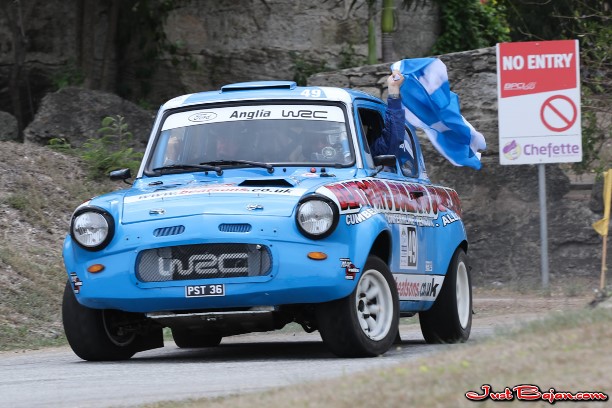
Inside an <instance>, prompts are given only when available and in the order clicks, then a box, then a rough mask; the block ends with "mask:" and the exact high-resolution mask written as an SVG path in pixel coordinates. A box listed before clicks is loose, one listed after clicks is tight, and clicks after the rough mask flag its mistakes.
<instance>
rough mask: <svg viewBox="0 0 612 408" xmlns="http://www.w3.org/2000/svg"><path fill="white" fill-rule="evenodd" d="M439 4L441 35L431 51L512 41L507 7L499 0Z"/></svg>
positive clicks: (449, 0)
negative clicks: (499, 2)
mask: <svg viewBox="0 0 612 408" xmlns="http://www.w3.org/2000/svg"><path fill="white" fill-rule="evenodd" d="M437 3H438V4H439V5H440V23H441V26H442V34H441V35H440V36H439V37H438V39H437V40H436V43H435V44H434V46H433V49H432V53H434V54H446V53H449V52H457V51H465V50H472V49H477V48H484V47H490V46H492V45H495V44H496V43H498V42H504V41H509V40H510V36H509V33H510V28H509V27H508V23H507V21H506V18H505V8H504V7H503V5H500V4H498V2H497V0H489V1H487V2H486V3H481V2H480V0H437Z"/></svg>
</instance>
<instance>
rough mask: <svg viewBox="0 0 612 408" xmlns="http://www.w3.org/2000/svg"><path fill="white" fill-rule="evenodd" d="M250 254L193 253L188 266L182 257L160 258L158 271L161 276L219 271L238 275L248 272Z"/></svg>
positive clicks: (216, 272)
mask: <svg viewBox="0 0 612 408" xmlns="http://www.w3.org/2000/svg"><path fill="white" fill-rule="evenodd" d="M248 259H249V254H247V253H240V252H233V253H229V254H221V255H219V256H217V255H214V254H198V255H192V256H190V257H189V258H188V259H187V265H186V266H187V267H186V268H184V266H185V265H183V262H182V261H181V260H180V259H174V258H159V259H158V262H157V266H158V273H159V275H160V276H174V274H176V275H178V276H183V277H185V276H190V275H192V274H193V275H196V276H194V277H196V278H197V277H202V276H203V277H206V275H216V274H218V273H222V274H226V275H233V274H234V275H237V274H244V273H248V271H249V267H248Z"/></svg>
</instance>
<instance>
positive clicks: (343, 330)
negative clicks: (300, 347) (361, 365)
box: [317, 256, 399, 357]
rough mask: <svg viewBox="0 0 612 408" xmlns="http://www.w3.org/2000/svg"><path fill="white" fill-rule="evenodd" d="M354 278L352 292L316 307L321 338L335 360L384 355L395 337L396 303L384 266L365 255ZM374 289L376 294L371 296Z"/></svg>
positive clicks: (387, 269) (391, 284)
mask: <svg viewBox="0 0 612 408" xmlns="http://www.w3.org/2000/svg"><path fill="white" fill-rule="evenodd" d="M358 276H359V280H358V282H357V285H356V287H355V290H354V291H353V293H351V294H350V295H349V296H347V297H345V298H343V299H339V300H335V301H333V302H328V303H323V304H321V305H319V306H318V307H317V323H318V327H319V332H320V333H321V338H322V339H323V342H324V343H325V344H326V346H327V347H328V348H329V349H330V350H331V352H332V353H334V354H336V355H337V356H339V357H374V356H378V355H381V354H384V353H385V352H386V351H387V350H389V348H390V347H391V345H392V344H393V341H394V340H395V338H396V336H397V334H398V325H399V300H398V295H397V288H396V285H395V280H394V279H393V276H392V275H391V272H390V271H389V267H388V266H387V264H385V263H384V262H383V261H382V260H381V259H380V258H378V257H376V256H369V257H368V259H367V261H366V264H365V267H364V268H363V270H362V271H361V273H360V274H359V275H358ZM375 288H377V289H378V293H376V294H372V292H373V290H372V289H375ZM368 291H369V292H370V297H368V294H367V293H368ZM362 325H363V326H362Z"/></svg>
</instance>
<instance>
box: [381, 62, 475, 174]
mask: <svg viewBox="0 0 612 408" xmlns="http://www.w3.org/2000/svg"><path fill="white" fill-rule="evenodd" d="M391 70H392V71H399V72H401V73H402V75H403V76H404V78H405V80H404V83H403V85H402V87H401V89H400V93H401V97H402V105H403V107H404V113H405V118H406V121H407V122H408V124H409V125H411V127H412V126H414V127H417V128H420V129H422V130H423V131H424V132H425V134H427V136H428V138H429V140H430V141H431V143H432V144H433V145H434V147H435V148H436V149H437V150H438V152H440V153H441V154H442V155H443V156H444V157H446V159H448V160H449V161H450V162H451V163H452V164H454V165H455V166H468V167H472V168H474V169H480V168H481V166H482V165H481V163H480V153H479V150H484V149H485V148H486V142H485V139H484V136H483V135H482V134H481V133H479V132H477V131H476V129H474V127H473V126H472V125H470V123H469V122H468V121H467V120H465V118H464V117H463V116H461V113H460V109H459V97H458V96H457V95H456V94H455V93H453V92H451V90H450V85H449V83H448V75H447V73H446V66H445V65H444V63H443V62H442V61H440V60H439V59H437V58H415V59H405V60H402V61H398V62H396V63H394V64H393V65H392V66H391Z"/></svg>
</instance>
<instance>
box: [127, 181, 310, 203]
mask: <svg viewBox="0 0 612 408" xmlns="http://www.w3.org/2000/svg"><path fill="white" fill-rule="evenodd" d="M305 191H306V190H305V189H303V188H276V187H239V186H238V185H236V184H216V185H213V186H199V187H185V188H177V189H175V190H171V191H158V192H155V193H149V194H140V195H135V196H131V197H126V198H125V200H124V202H125V203H134V202H139V201H146V200H156V199H164V198H175V197H182V196H191V195H197V194H208V195H211V194H225V193H236V194H246V193H252V194H273V195H277V194H278V195H288V196H301V195H302V194H304V192H305Z"/></svg>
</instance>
